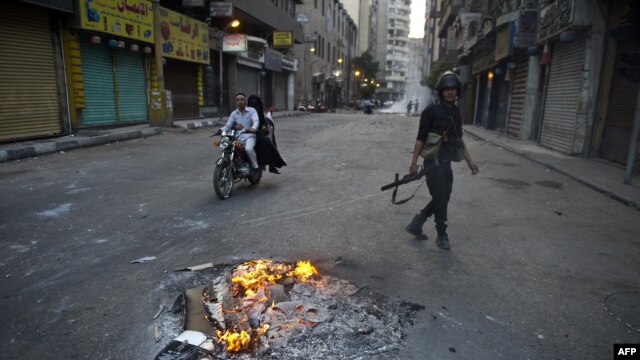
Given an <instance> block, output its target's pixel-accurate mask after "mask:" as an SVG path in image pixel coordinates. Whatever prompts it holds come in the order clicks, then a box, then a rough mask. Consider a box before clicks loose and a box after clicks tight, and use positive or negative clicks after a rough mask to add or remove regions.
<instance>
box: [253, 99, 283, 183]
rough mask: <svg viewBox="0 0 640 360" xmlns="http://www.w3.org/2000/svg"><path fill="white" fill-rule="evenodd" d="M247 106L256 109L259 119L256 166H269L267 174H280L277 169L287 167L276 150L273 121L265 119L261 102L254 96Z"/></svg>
mask: <svg viewBox="0 0 640 360" xmlns="http://www.w3.org/2000/svg"><path fill="white" fill-rule="evenodd" d="M247 106H250V107H252V108H254V109H256V112H257V113H258V118H259V119H260V129H259V131H258V136H257V138H256V155H257V156H258V165H260V166H262V167H264V166H267V165H268V166H269V172H272V173H274V174H280V171H278V168H281V167H283V166H287V163H286V162H285V161H284V160H283V159H282V157H281V156H280V153H279V152H278V148H277V147H276V138H275V128H274V125H273V121H271V120H269V119H268V118H265V116H264V107H263V106H262V100H260V98H259V97H258V96H256V95H251V96H249V99H248V101H247Z"/></svg>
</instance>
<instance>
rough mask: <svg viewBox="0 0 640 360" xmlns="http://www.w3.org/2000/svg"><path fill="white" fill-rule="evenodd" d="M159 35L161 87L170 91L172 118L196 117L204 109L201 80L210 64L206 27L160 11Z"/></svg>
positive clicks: (163, 10) (175, 13) (174, 14)
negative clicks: (161, 70)
mask: <svg viewBox="0 0 640 360" xmlns="http://www.w3.org/2000/svg"><path fill="white" fill-rule="evenodd" d="M160 35H161V38H162V45H161V46H162V56H163V57H164V58H165V59H166V63H165V65H164V68H163V70H164V87H165V89H167V90H168V91H171V98H172V100H173V118H174V119H185V118H194V117H199V116H201V113H200V108H201V107H204V83H203V80H204V79H203V78H204V75H205V74H206V71H205V70H206V67H207V66H210V63H211V50H210V49H209V27H208V26H207V24H206V23H203V22H201V21H197V20H195V19H192V18H190V17H187V16H185V15H182V14H180V13H177V12H175V11H172V10H169V9H165V8H160ZM210 70H213V69H210ZM208 84H209V85H210V82H209V83H208Z"/></svg>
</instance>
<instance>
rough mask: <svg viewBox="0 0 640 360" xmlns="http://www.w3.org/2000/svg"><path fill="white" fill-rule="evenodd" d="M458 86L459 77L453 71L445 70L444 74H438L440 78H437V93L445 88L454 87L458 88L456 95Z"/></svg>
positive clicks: (459, 85)
mask: <svg viewBox="0 0 640 360" xmlns="http://www.w3.org/2000/svg"><path fill="white" fill-rule="evenodd" d="M460 87H461V84H460V79H459V78H458V75H456V73H454V72H453V71H445V72H444V74H442V76H440V79H438V85H437V89H438V93H440V92H441V91H442V90H443V89H446V88H456V89H458V95H460Z"/></svg>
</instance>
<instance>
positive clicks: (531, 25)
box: [516, 10, 538, 48]
mask: <svg viewBox="0 0 640 360" xmlns="http://www.w3.org/2000/svg"><path fill="white" fill-rule="evenodd" d="M516 25H517V26H518V31H517V32H516V46H517V47H519V48H527V47H529V46H532V45H533V44H534V43H535V42H536V33H537V32H538V12H537V11H535V10H534V11H523V12H522V14H521V15H520V18H519V19H518V22H516Z"/></svg>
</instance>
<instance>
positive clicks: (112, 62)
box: [80, 34, 148, 127]
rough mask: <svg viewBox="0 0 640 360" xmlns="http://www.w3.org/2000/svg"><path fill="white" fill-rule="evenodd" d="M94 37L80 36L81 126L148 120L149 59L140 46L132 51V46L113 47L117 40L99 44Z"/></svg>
mask: <svg viewBox="0 0 640 360" xmlns="http://www.w3.org/2000/svg"><path fill="white" fill-rule="evenodd" d="M91 37H92V35H89V34H82V35H80V54H81V61H82V78H83V80H84V101H85V107H84V108H83V109H82V120H81V124H82V125H81V126H82V127H90V126H106V125H122V124H129V123H144V122H147V118H148V116H147V85H146V84H147V77H148V74H147V73H146V71H145V62H147V61H148V59H147V58H145V56H144V54H142V53H141V52H140V48H139V46H137V48H138V50H137V51H132V50H131V45H129V47H128V48H127V46H126V45H124V46H122V47H118V45H117V43H116V44H115V46H113V41H112V42H109V41H107V42H106V43H103V42H102V41H101V43H97V44H96V43H92V42H91ZM110 44H111V46H110ZM133 48H134V49H135V48H136V46H134V47H133Z"/></svg>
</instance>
